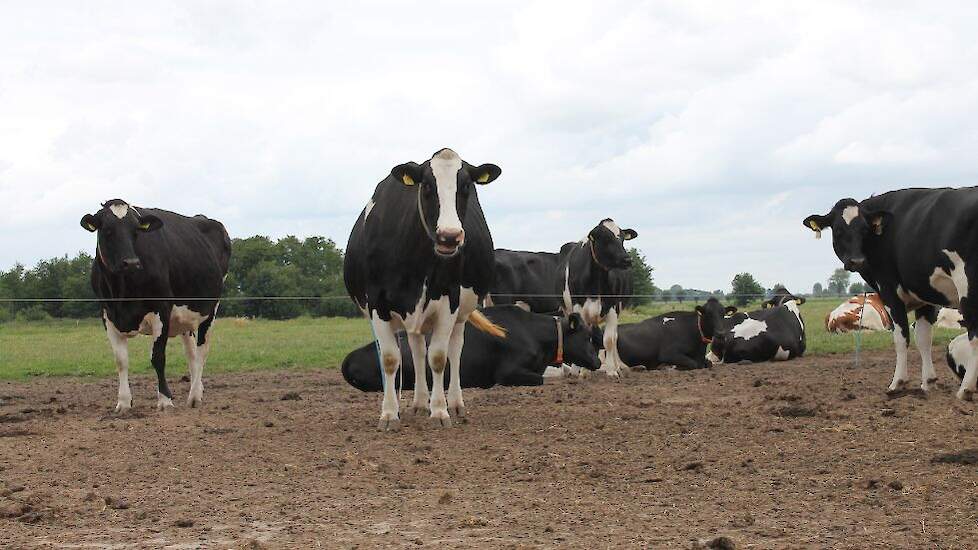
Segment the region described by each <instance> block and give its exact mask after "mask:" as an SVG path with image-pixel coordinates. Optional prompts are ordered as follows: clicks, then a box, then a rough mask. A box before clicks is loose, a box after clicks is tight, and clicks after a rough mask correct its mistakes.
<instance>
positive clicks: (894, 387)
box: [886, 380, 907, 395]
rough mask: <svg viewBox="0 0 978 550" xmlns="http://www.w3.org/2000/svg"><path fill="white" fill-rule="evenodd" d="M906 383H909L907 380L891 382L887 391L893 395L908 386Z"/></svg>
mask: <svg viewBox="0 0 978 550" xmlns="http://www.w3.org/2000/svg"><path fill="white" fill-rule="evenodd" d="M906 385H907V381H906V380H894V381H893V382H892V383H891V384H890V387H888V388H886V393H888V394H891V395H892V394H894V393H898V392H900V391H901V390H903V387H904V386H906Z"/></svg>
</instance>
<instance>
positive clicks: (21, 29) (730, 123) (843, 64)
mask: <svg viewBox="0 0 978 550" xmlns="http://www.w3.org/2000/svg"><path fill="white" fill-rule="evenodd" d="M975 11H976V8H975V7H974V6H972V5H971V4H967V3H962V4H953V5H936V4H931V5H928V6H924V7H912V6H907V5H894V4H893V3H859V4H852V3H843V2H839V3H832V2H829V3H824V2H823V3H818V4H810V5H785V4H783V3H780V2H761V3H751V4H749V5H747V6H744V5H735V4H730V5H729V6H727V5H722V4H721V5H716V4H712V5H706V4H704V5H698V4H691V3H687V2H659V3H647V2H601V3H597V2H592V3H583V2H582V3H578V2H571V3H568V2H528V3H526V2H504V3H499V2H479V3H474V4H473V3H466V4H464V6H463V5H460V4H458V3H452V2H439V3H430V4H426V5H425V7H424V8H423V9H418V8H416V7H413V6H407V5H401V4H400V3H390V2H380V1H372V2H358V3H347V4H343V5H335V3H308V4H305V5H303V4H290V5H289V7H288V9H286V8H283V7H281V6H279V5H273V4H263V3H247V4H243V3H240V2H218V3H206V4H198V3H162V4H161V3H141V2H131V3H125V4H118V3H103V4H98V3H96V4H90V5H86V6H85V7H80V6H79V5H77V4H75V3H64V4H53V5H40V6H38V5H35V4H26V3H21V4H15V5H13V6H11V7H9V8H8V9H7V10H6V12H5V17H4V19H3V20H2V21H0V268H3V267H6V266H9V265H11V264H12V263H13V262H15V261H22V262H28V263H31V262H34V261H36V260H37V259H39V258H42V257H49V256H53V255H57V254H63V253H74V252H75V251H77V250H78V249H91V248H93V246H94V245H93V243H92V238H91V235H89V234H88V233H85V232H83V231H81V229H80V228H79V227H78V226H77V222H78V219H79V218H80V217H81V215H82V214H84V213H85V212H88V211H91V210H93V209H95V208H97V205H98V203H99V202H101V201H104V200H105V199H108V198H115V197H121V198H125V199H127V200H129V201H131V202H133V203H136V204H142V205H151V206H158V207H163V208H168V209H171V210H176V211H180V212H185V213H198V212H204V213H207V214H209V215H211V216H213V217H216V218H218V219H221V220H223V221H224V222H225V223H226V224H227V225H228V227H229V229H230V230H231V232H232V234H233V235H235V236H247V235H251V234H255V233H262V234H270V235H273V236H281V235H284V234H287V233H298V234H300V235H302V234H325V235H328V236H330V237H332V238H334V239H335V240H337V241H338V242H339V243H340V244H341V246H342V245H343V244H345V239H346V236H347V235H348V232H349V227H350V225H351V224H352V223H353V221H354V219H355V218H356V216H357V215H358V214H359V212H360V210H361V208H362V207H363V204H364V203H365V202H366V200H367V198H368V196H369V194H370V192H371V190H372V188H373V186H374V185H375V184H376V182H377V181H379V180H380V179H381V178H383V177H384V176H385V175H386V174H387V172H388V171H389V170H390V168H391V167H392V166H393V165H395V164H398V163H401V162H404V161H406V160H411V159H413V160H423V159H425V158H427V156H428V155H430V154H431V153H432V152H433V151H435V150H437V149H438V148H440V147H442V146H451V147H453V148H454V149H456V150H458V151H459V152H460V153H462V155H463V156H464V157H465V158H466V159H467V160H469V161H471V162H473V163H482V162H494V163H496V164H498V165H499V166H501V167H502V169H503V176H502V178H500V179H499V180H498V182H496V183H494V184H493V185H490V186H488V187H486V188H483V189H480V197H481V199H482V202H483V205H484V206H485V209H486V212H487V216H488V217H489V222H490V226H491V227H492V228H493V237H494V240H495V241H496V243H497V245H499V246H504V247H509V248H526V249H535V250H542V249H551V250H555V249H557V248H558V247H559V245H560V244H561V243H562V242H565V241H568V240H574V239H578V238H580V237H582V236H583V235H585V234H586V233H587V231H588V230H589V229H590V228H591V227H592V226H593V225H594V224H595V223H596V222H597V221H598V220H600V219H602V218H604V217H608V216H611V217H613V218H615V219H616V220H617V221H619V222H620V223H621V225H622V226H624V227H633V228H635V229H636V230H638V232H639V238H638V239H637V240H636V241H633V243H634V244H635V245H636V246H638V247H640V248H641V249H643V251H644V252H645V254H646V256H647V257H648V258H649V261H650V262H651V263H652V264H653V265H654V266H655V267H656V272H655V275H656V278H657V281H658V282H659V283H662V284H667V285H668V284H672V283H676V282H679V283H681V284H683V285H685V286H689V287H699V288H706V289H713V288H726V287H728V286H729V281H730V279H731V278H732V276H733V274H735V273H738V272H742V271H750V272H752V273H754V274H755V275H756V276H757V277H758V278H759V279H760V280H761V281H762V282H764V283H765V284H768V285H769V286H770V285H772V284H773V283H775V282H784V283H786V284H788V286H789V288H792V289H798V290H799V291H804V290H807V289H809V288H810V285H811V283H813V282H814V281H816V280H822V279H824V278H825V277H826V276H827V275H828V273H829V272H831V270H832V269H834V268H835V267H836V266H837V264H838V262H837V260H836V259H835V257H834V255H833V253H832V251H831V247H830V246H829V244H828V241H826V240H822V241H817V242H816V241H814V239H812V238H811V233H810V232H809V231H807V230H805V229H804V228H803V227H802V226H801V224H800V220H801V219H802V218H804V216H806V215H808V214H810V213H812V212H824V211H825V210H827V209H828V208H829V207H830V206H831V205H832V204H833V203H834V202H835V200H836V199H838V198H841V197H843V196H853V197H856V198H859V197H863V196H868V195H869V194H871V193H873V192H880V191H884V190H887V189H893V188H898V187H905V186H911V185H915V186H916V185H923V186H927V185H935V186H936V185H966V184H972V183H978V180H976V178H975V175H976V172H978V155H976V153H978V117H976V111H978V74H976V70H975V67H978V63H976V61H978V47H976V46H975V45H974V40H973V36H974V34H975V32H976V31H978V28H976V26H975V24H974V23H973V22H974V21H975V20H976V19H975V18H974V17H973V15H975Z"/></svg>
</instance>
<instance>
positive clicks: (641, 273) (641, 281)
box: [628, 248, 659, 306]
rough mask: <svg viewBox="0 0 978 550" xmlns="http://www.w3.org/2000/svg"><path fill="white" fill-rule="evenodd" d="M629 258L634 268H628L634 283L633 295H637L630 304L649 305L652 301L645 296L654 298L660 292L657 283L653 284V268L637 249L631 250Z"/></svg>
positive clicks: (629, 250)
mask: <svg viewBox="0 0 978 550" xmlns="http://www.w3.org/2000/svg"><path fill="white" fill-rule="evenodd" d="M628 257H629V258H631V259H632V266H631V267H630V268H628V271H629V275H630V277H631V282H632V291H631V293H632V294H635V295H637V297H635V298H632V299H631V300H630V302H631V304H632V305H636V306H639V305H643V304H647V303H649V302H651V301H652V299H651V298H646V297H645V296H652V295H654V294H656V293H658V291H659V289H658V288H656V287H655V283H653V282H652V271H653V268H652V267H651V266H650V265H649V264H648V263H647V262H646V260H645V255H643V254H642V253H641V252H639V251H638V249H637V248H629V249H628Z"/></svg>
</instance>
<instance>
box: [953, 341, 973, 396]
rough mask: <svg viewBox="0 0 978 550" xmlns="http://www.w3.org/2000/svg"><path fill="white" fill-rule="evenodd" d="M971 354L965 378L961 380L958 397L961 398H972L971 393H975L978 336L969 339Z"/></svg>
mask: <svg viewBox="0 0 978 550" xmlns="http://www.w3.org/2000/svg"><path fill="white" fill-rule="evenodd" d="M968 344H969V345H970V346H971V355H970V356H969V357H968V358H967V359H968V360H967V363H965V365H964V370H965V372H964V378H963V379H962V380H961V387H960V388H958V393H957V397H958V399H961V400H968V401H970V400H971V395H972V394H973V393H975V385H976V383H978V338H976V339H974V340H969V341H968Z"/></svg>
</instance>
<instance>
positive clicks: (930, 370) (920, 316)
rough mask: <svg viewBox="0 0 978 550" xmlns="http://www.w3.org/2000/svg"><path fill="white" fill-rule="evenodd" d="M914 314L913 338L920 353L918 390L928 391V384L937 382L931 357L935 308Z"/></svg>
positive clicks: (919, 310) (925, 308)
mask: <svg viewBox="0 0 978 550" xmlns="http://www.w3.org/2000/svg"><path fill="white" fill-rule="evenodd" d="M914 313H915V315H916V316H917V322H916V323H914V329H913V336H914V341H915V342H916V343H917V351H918V352H920V389H921V390H923V391H927V390H929V389H930V384H932V383H934V382H936V381H937V372H936V371H935V370H934V360H933V358H932V357H931V356H932V353H931V352H932V349H933V345H934V332H933V323H934V321H935V320H937V308H935V307H933V306H928V307H923V308H920V309H918V310H917V311H916V312H914Z"/></svg>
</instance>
